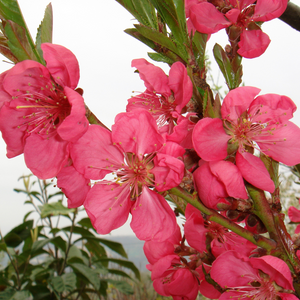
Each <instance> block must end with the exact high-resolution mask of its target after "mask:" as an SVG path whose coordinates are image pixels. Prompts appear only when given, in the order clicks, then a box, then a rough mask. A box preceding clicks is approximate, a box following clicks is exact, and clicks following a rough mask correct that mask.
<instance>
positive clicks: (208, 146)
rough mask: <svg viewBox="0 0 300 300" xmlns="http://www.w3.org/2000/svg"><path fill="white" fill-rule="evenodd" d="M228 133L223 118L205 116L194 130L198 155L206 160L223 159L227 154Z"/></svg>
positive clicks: (194, 140)
mask: <svg viewBox="0 0 300 300" xmlns="http://www.w3.org/2000/svg"><path fill="white" fill-rule="evenodd" d="M230 138H231V137H230V135H228V134H226V132H225V130H224V128H223V122H222V120H221V119H217V118H216V119H211V118H204V119H202V120H200V121H199V122H198V123H197V124H196V125H195V128H194V130H193V145H194V148H195V150H196V152H197V153H198V155H199V156H200V157H201V158H202V159H204V160H206V161H214V160H221V159H224V158H226V156H227V142H228V140H229V139H230Z"/></svg>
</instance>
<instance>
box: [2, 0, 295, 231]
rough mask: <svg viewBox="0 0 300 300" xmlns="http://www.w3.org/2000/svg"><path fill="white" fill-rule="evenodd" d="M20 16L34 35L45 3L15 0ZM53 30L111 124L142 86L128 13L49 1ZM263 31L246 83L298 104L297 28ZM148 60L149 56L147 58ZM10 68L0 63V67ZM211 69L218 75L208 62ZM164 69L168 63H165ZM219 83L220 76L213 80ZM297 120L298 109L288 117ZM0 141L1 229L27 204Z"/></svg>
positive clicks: (248, 62)
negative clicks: (264, 45) (266, 41)
mask: <svg viewBox="0 0 300 300" xmlns="http://www.w3.org/2000/svg"><path fill="white" fill-rule="evenodd" d="M19 3H20V6H21V9H22V11H23V14H24V17H25V20H26V22H27V25H28V27H29V30H30V31H31V34H32V36H33V37H34V38H35V35H36V28H37V27H38V25H39V23H40V21H41V20H42V18H43V15H44V9H45V7H46V6H47V4H48V3H49V1H45V0H19ZM52 6H53V13H54V34H53V43H55V44H60V45H63V46H65V47H67V48H69V49H70V50H71V51H72V52H73V53H74V54H75V55H76V57H77V59H78V61H79V64H80V71H81V73H80V74H81V78H80V82H79V87H81V88H82V89H83V90H84V99H85V102H86V104H87V105H88V106H89V108H90V109H91V110H92V111H93V112H94V113H95V114H96V115H97V116H98V118H99V119H100V120H101V121H102V122H103V123H104V124H106V125H107V126H109V127H110V126H111V125H112V124H113V121H114V117H115V115H116V114H117V113H119V112H123V111H125V107H126V103H127V101H126V100H127V99H128V98H129V97H130V96H131V94H132V91H139V92H141V91H143V90H144V85H143V82H142V81H141V80H140V79H139V76H138V75H137V74H134V73H133V71H134V69H132V68H131V67H130V64H131V60H132V59H134V58H141V57H144V58H147V51H151V49H149V48H148V47H146V46H144V45H143V44H141V43H139V42H138V41H136V40H135V39H134V38H132V37H130V36H128V35H127V34H125V33H124V32H123V30H124V29H126V28H130V27H132V24H133V23H134V20H133V17H132V16H131V15H130V14H129V13H128V12H127V11H126V10H125V9H123V7H121V6H120V5H119V4H118V3H117V2H116V1H114V0H105V1H99V0H88V1H82V0H80V1H79V0H63V1H62V0H53V1H52ZM262 28H263V31H264V32H266V33H267V34H268V35H269V36H270V38H271V44H270V46H269V48H268V49H267V51H266V52H265V54H263V55H262V56H261V57H259V58H255V59H244V60H243V66H244V77H243V81H244V83H245V84H246V85H250V86H255V87H258V88H261V89H262V93H263V94H265V93H276V94H283V95H286V96H289V97H290V98H292V99H293V101H294V102H295V103H296V104H297V105H299V104H300V92H299V88H298V84H300V76H299V72H300V59H299V48H300V47H299V46H300V33H299V32H297V31H295V30H294V29H292V28H290V27H289V26H288V25H286V24H285V23H283V22H282V21H280V20H273V21H270V22H267V23H265V24H263V27H262ZM216 42H218V43H219V44H220V45H222V46H223V47H224V46H225V45H226V43H227V36H226V34H225V31H224V30H222V31H221V32H219V33H218V34H214V35H212V38H211V39H210V41H209V43H208V47H207V51H208V54H211V53H212V48H213V45H214V44H215V43H216ZM149 61H150V59H149ZM8 68H10V66H9V65H8V64H7V63H3V62H1V63H0V72H3V71H5V70H6V69H8ZM212 68H213V72H214V74H216V76H217V74H218V71H217V67H216V64H215V63H214V62H212ZM165 70H168V68H165ZM223 84H224V79H223V77H222V75H220V76H219V85H223ZM293 121H294V122H295V123H297V125H300V110H299V111H298V112H296V114H295V118H294V120H293ZM5 154H6V145H5V143H4V142H3V140H2V139H1V140H0V164H1V170H2V172H1V175H0V178H1V181H0V188H1V196H0V205H1V209H0V230H1V231H2V234H5V233H7V232H8V231H9V230H10V229H11V228H12V227H13V226H16V225H18V224H20V223H21V222H22V218H23V216H24V214H25V212H27V211H29V209H31V207H29V206H28V205H26V206H24V205H23V202H24V200H25V199H24V196H23V195H19V194H16V193H15V192H13V188H16V187H18V188H21V187H22V183H21V182H18V181H17V180H18V178H19V177H20V176H21V175H27V174H29V173H30V171H29V170H28V169H27V168H26V166H25V163H24V159H23V155H21V156H19V157H16V158H13V159H10V160H9V159H7V158H6V155H5ZM119 234H133V233H132V231H131V229H130V227H129V226H126V227H125V228H122V229H119V230H116V231H115V232H113V235H119Z"/></svg>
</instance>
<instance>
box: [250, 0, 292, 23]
mask: <svg viewBox="0 0 300 300" xmlns="http://www.w3.org/2000/svg"><path fill="white" fill-rule="evenodd" d="M287 3H288V0H258V1H257V3H256V5H255V11H254V14H253V16H252V19H253V20H254V21H255V22H265V21H269V20H272V19H275V18H279V17H280V16H281V15H282V14H283V13H284V11H285V10H286V7H287Z"/></svg>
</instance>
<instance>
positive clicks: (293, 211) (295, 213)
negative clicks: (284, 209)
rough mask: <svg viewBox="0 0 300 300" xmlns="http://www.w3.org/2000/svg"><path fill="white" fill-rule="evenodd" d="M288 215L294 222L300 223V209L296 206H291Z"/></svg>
mask: <svg viewBox="0 0 300 300" xmlns="http://www.w3.org/2000/svg"><path fill="white" fill-rule="evenodd" d="M288 215H289V218H290V220H291V221H292V222H295V223H300V210H299V209H297V208H296V207H294V206H290V207H289V209H288Z"/></svg>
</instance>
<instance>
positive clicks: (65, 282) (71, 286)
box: [51, 273, 76, 293]
mask: <svg viewBox="0 0 300 300" xmlns="http://www.w3.org/2000/svg"><path fill="white" fill-rule="evenodd" d="M51 283H52V286H53V288H54V289H55V291H57V292H58V293H62V292H70V291H73V290H75V288H76V275H75V274H74V273H66V274H63V275H62V276H56V277H53V278H52V279H51Z"/></svg>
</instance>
